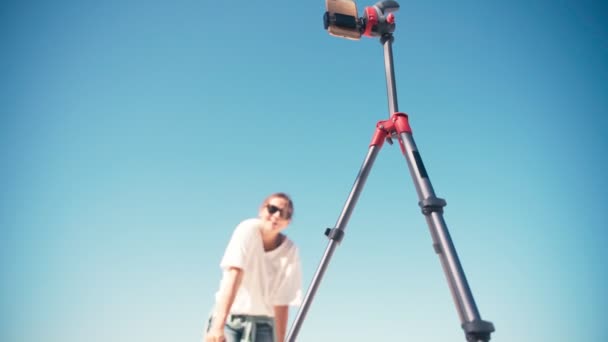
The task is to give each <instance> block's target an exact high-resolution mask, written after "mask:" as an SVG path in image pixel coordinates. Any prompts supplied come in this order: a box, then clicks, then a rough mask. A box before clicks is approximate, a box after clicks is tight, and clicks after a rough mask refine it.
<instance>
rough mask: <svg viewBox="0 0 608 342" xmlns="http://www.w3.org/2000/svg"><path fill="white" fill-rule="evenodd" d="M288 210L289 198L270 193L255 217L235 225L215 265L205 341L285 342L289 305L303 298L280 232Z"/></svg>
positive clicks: (290, 246)
mask: <svg viewBox="0 0 608 342" xmlns="http://www.w3.org/2000/svg"><path fill="white" fill-rule="evenodd" d="M293 211H294V209H293V202H292V201H291V199H290V197H289V196H288V195H286V194H284V193H274V194H272V195H270V196H268V197H267V198H266V199H265V200H264V202H263V203H262V206H261V207H260V209H259V215H258V217H257V218H252V219H247V220H245V221H243V222H241V223H240V224H239V225H238V226H237V227H236V229H235V230H234V233H233V234H232V238H231V239H230V242H229V243H228V246H227V247H226V251H225V253H224V257H223V258H222V261H221V263H220V266H221V268H222V269H223V276H222V280H221V282H220V287H219V290H218V292H217V293H216V295H215V307H214V310H213V313H212V315H211V318H210V320H209V324H208V327H207V334H206V337H205V342H224V341H226V342H240V341H251V342H275V341H277V342H278V341H281V342H282V341H284V340H285V334H286V331H287V321H288V314H289V305H298V304H299V302H300V300H301V294H302V290H301V278H302V272H301V268H300V259H299V256H298V249H297V247H296V245H295V244H294V243H293V242H292V241H291V240H290V239H289V238H287V236H285V235H284V234H283V233H282V232H283V230H285V228H287V226H288V225H289V223H290V222H291V218H292V216H293Z"/></svg>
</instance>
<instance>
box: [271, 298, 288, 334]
mask: <svg viewBox="0 0 608 342" xmlns="http://www.w3.org/2000/svg"><path fill="white" fill-rule="evenodd" d="M288 319H289V306H287V305H277V306H275V307H274V326H275V329H276V331H277V342H283V341H285V335H286V333H287V320H288Z"/></svg>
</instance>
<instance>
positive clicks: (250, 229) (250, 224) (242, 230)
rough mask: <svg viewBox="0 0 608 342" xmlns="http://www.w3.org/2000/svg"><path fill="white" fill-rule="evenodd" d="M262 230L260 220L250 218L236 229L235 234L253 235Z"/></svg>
mask: <svg viewBox="0 0 608 342" xmlns="http://www.w3.org/2000/svg"><path fill="white" fill-rule="evenodd" d="M259 228H260V219H259V218H249V219H246V220H243V221H241V222H240V223H239V224H238V225H237V226H236V228H235V229H234V234H237V235H251V234H253V233H255V232H258V231H259Z"/></svg>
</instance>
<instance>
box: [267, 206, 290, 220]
mask: <svg viewBox="0 0 608 342" xmlns="http://www.w3.org/2000/svg"><path fill="white" fill-rule="evenodd" d="M266 210H268V213H269V214H270V215H274V213H276V212H277V211H278V212H279V216H281V218H283V219H286V220H288V219H289V218H290V216H291V215H290V214H289V211H288V210H286V209H281V208H279V207H277V206H276V205H272V204H266Z"/></svg>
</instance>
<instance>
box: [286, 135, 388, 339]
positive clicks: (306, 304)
mask: <svg viewBox="0 0 608 342" xmlns="http://www.w3.org/2000/svg"><path fill="white" fill-rule="evenodd" d="M385 136H386V131H384V130H383V129H381V128H378V129H377V131H376V134H375V135H374V139H373V140H372V144H371V146H370V148H369V151H368V153H367V156H366V157H365V160H364V162H363V165H362V166H361V169H360V171H359V174H358V175H357V178H356V179H355V183H354V184H353V187H352V190H351V192H350V194H349V196H348V199H347V200H346V203H345V204H344V208H343V209H342V213H341V214H340V217H339V218H338V221H337V222H336V226H335V227H334V228H331V229H329V228H328V229H327V230H326V232H325V235H327V237H328V238H329V244H328V245H327V248H326V249H325V254H324V255H323V259H321V262H320V264H319V266H318V268H317V271H316V273H315V275H314V277H313V279H312V282H311V284H310V286H309V288H308V291H307V292H306V295H305V297H304V301H303V302H302V306H301V307H300V310H299V311H298V314H297V315H296V318H295V320H294V322H293V324H292V326H291V328H290V331H289V334H288V335H287V339H286V340H287V341H288V342H294V341H295V340H296V337H297V336H298V333H299V331H300V328H301V327H302V323H303V322H304V319H305V318H306V314H307V313H308V309H309V308H310V305H311V304H312V301H313V299H314V296H315V294H316V292H317V289H318V287H319V285H320V284H321V280H322V278H323V275H324V274H325V270H326V269H327V266H328V264H329V261H330V259H331V257H332V255H333V253H334V250H335V248H336V246H338V244H339V243H340V242H341V241H342V238H343V237H344V231H345V230H346V226H347V225H348V220H349V219H350V216H351V214H352V212H353V210H354V208H355V205H356V204H357V200H358V199H359V195H360V194H361V191H362V190H363V187H364V185H365V181H366V180H367V176H368V175H369V172H370V170H371V168H372V165H373V163H374V161H375V160H376V156H377V155H378V152H379V151H380V148H381V147H382V144H383V141H384V138H385Z"/></svg>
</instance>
